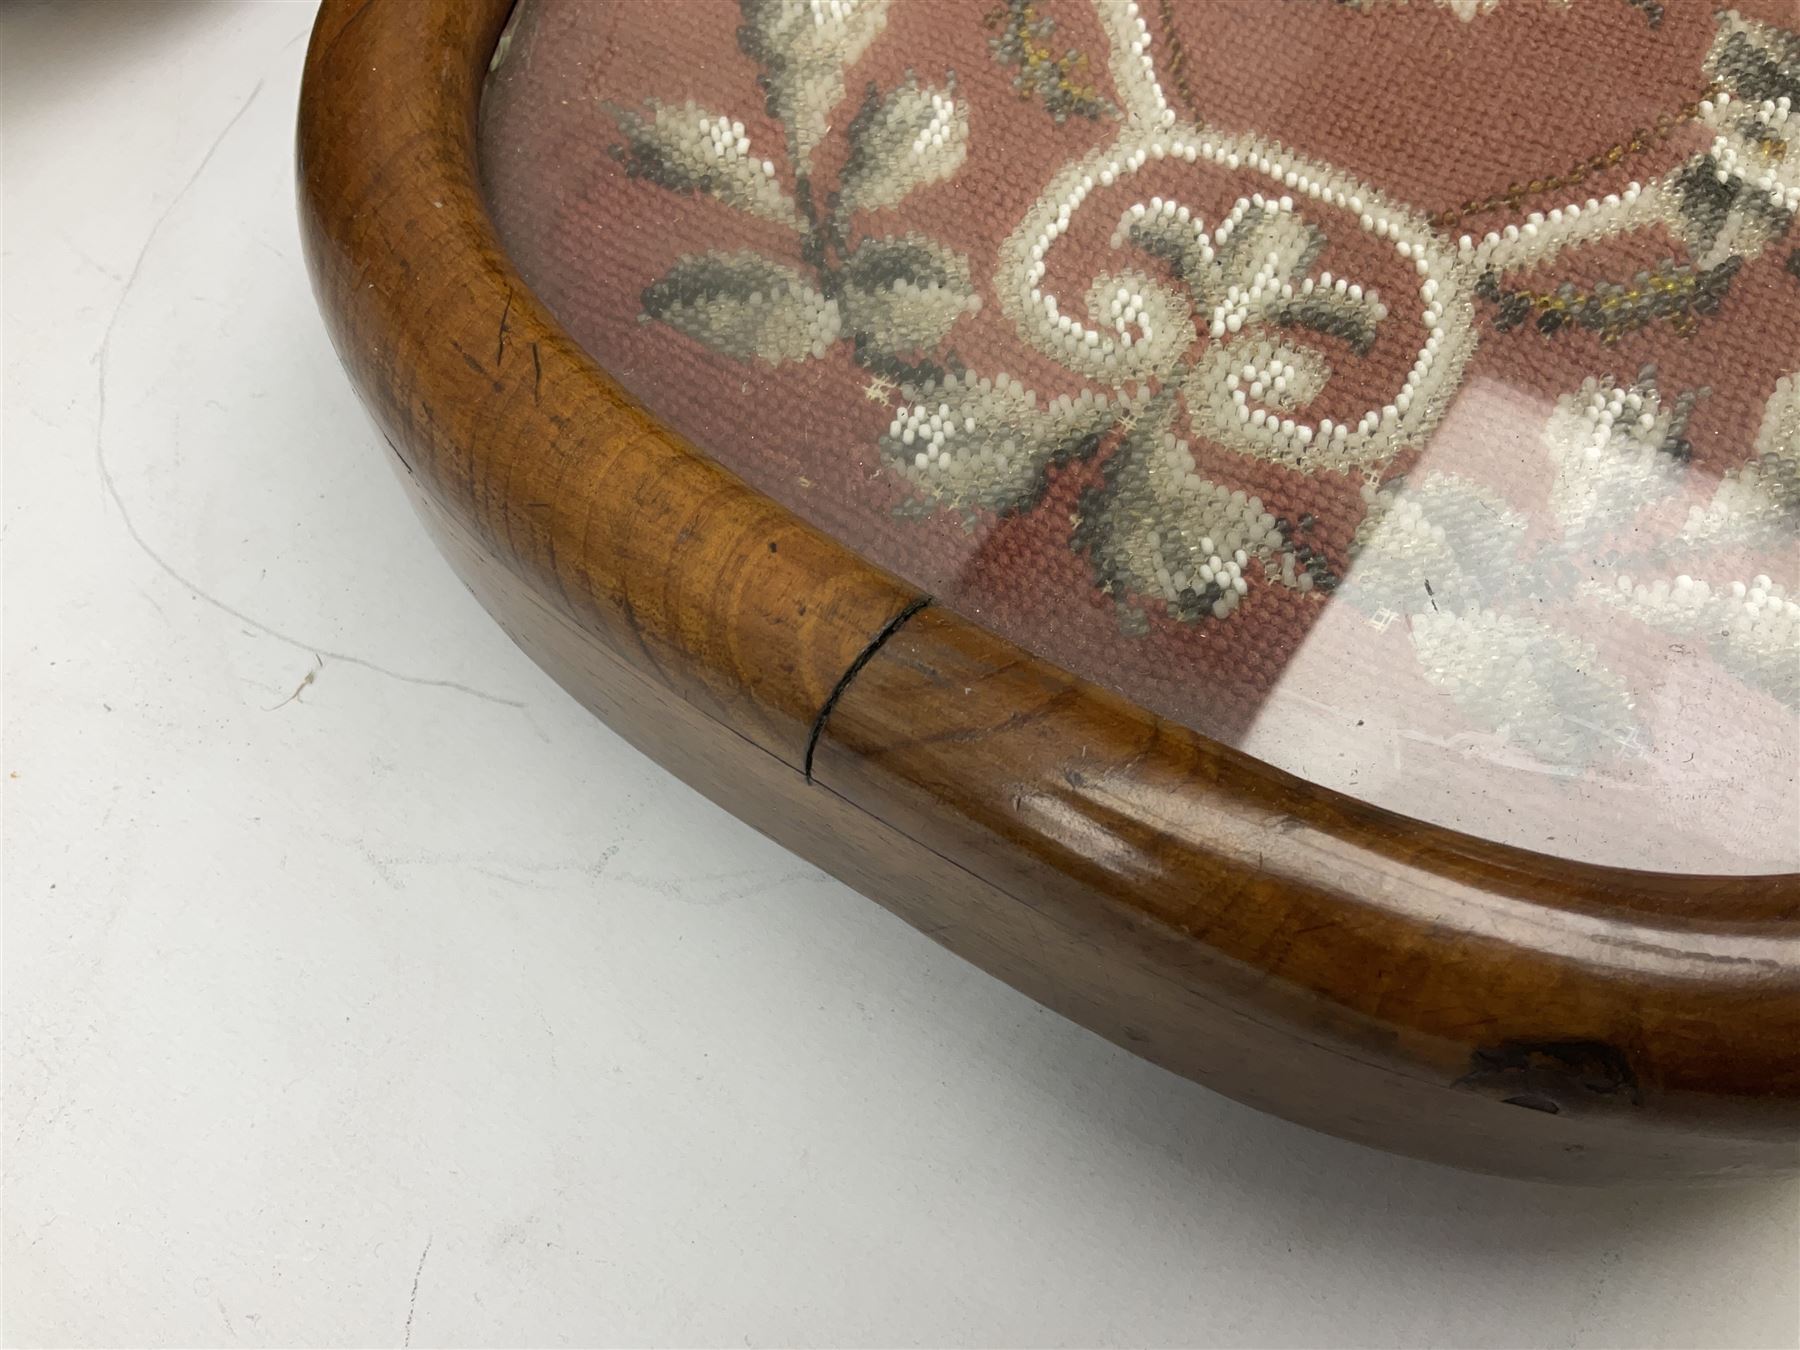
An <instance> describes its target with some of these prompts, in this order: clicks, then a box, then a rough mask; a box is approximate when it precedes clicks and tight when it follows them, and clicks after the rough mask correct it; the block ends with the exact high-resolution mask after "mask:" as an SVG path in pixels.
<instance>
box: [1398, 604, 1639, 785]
mask: <svg viewBox="0 0 1800 1350" xmlns="http://www.w3.org/2000/svg"><path fill="white" fill-rule="evenodd" d="M1411 625H1412V640H1413V648H1414V650H1415V651H1416V652H1417V653H1418V656H1419V663H1420V666H1421V667H1422V668H1423V670H1424V672H1425V676H1426V678H1427V679H1429V680H1430V681H1431V682H1432V683H1433V684H1435V685H1436V686H1437V687H1438V688H1440V689H1442V690H1443V691H1444V692H1445V693H1447V694H1449V695H1450V697H1451V698H1452V699H1454V700H1455V702H1456V704H1457V706H1458V707H1459V708H1461V709H1462V711H1463V713H1464V715H1465V716H1467V717H1468V718H1469V720H1470V721H1471V722H1474V723H1475V724H1476V725H1477V726H1480V727H1483V728H1485V729H1487V730H1489V731H1492V732H1494V733H1496V734H1497V735H1499V736H1500V737H1502V738H1503V739H1504V740H1506V741H1508V742H1510V743H1511V744H1513V745H1516V746H1518V747H1519V748H1521V749H1524V750H1527V751H1529V752H1530V753H1531V754H1533V755H1535V756H1537V757H1538V758H1539V759H1542V760H1544V761H1545V762H1546V763H1549V764H1554V765H1558V766H1560V767H1562V768H1565V769H1571V770H1573V769H1579V768H1581V767H1583V766H1584V765H1586V764H1589V763H1591V762H1592V761H1594V760H1596V759H1599V758H1601V757H1603V756H1607V755H1611V754H1614V753H1617V752H1618V751H1619V750H1620V749H1621V748H1627V747H1630V746H1633V745H1636V744H1638V737H1639V735H1640V724H1639V722H1638V720H1637V718H1636V716H1635V715H1634V713H1633V711H1632V702H1631V696H1630V694H1629V693H1628V692H1627V689H1626V686H1625V684H1624V682H1623V681H1621V680H1620V679H1619V678H1618V677H1617V676H1616V675H1614V674H1613V673H1612V672H1611V671H1609V670H1607V669H1606V668H1605V667H1604V666H1603V665H1601V664H1600V658H1599V654H1598V653H1597V652H1596V651H1595V650H1594V648H1593V647H1592V646H1590V645H1589V644H1588V643H1586V642H1583V641H1581V640H1580V639H1579V638H1576V637H1573V636H1572V635H1570V634H1568V633H1564V632H1560V631H1558V630H1557V629H1554V628H1552V627H1550V626H1549V625H1548V624H1546V623H1542V622H1540V621H1539V620H1537V619H1530V618H1520V617H1516V616H1514V615H1510V614H1500V613H1496V612H1495V611H1493V610H1482V609H1473V610H1470V611H1468V612H1467V613H1466V614H1454V613H1451V612H1450V611H1448V610H1441V611H1434V610H1427V611H1426V612H1425V613H1423V614H1415V615H1413V617H1412V620H1411Z"/></svg>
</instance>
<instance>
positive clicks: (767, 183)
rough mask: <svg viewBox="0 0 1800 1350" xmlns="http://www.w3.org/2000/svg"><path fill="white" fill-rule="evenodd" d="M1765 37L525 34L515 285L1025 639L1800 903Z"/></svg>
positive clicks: (643, 389) (739, 14)
mask: <svg viewBox="0 0 1800 1350" xmlns="http://www.w3.org/2000/svg"><path fill="white" fill-rule="evenodd" d="M1797 26H1800V25H1797V24H1796V20H1795V15H1794V13H1793V9H1792V5H1791V3H1789V2H1788V0H1766V2H1764V3H1757V4H1748V3H1746V4H1743V5H1740V6H1739V7H1738V8H1736V9H1731V10H1723V11H1718V12H1714V11H1711V10H1710V9H1707V8H1706V7H1703V6H1685V5H1684V6H1676V5H1665V4H1659V3H1653V2H1652V0H1564V2H1562V3H1558V0H1411V3H1405V2H1404V0H1355V2H1353V3H1348V4H1339V3H1332V2H1331V0H1292V2H1291V3H1285V4H1280V5H1276V4H1269V3H1263V0H1246V2H1244V3H1237V2H1235V0H1212V2H1210V3H1174V2H1173V0H1160V3H1154V4H1142V5H1134V4H1126V3H1114V2H1113V0H1036V2H1035V3H1027V2H1026V0H1010V2H1009V3H1000V0H993V2H992V3H991V4H980V5H976V4H969V3H964V0H743V3H742V4H741V5H739V4H735V3H729V0H706V2H704V3H703V2H702V0H691V2H690V3H687V4H683V5H680V6H674V5H660V4H650V3H639V2H633V0H605V2H590V0H525V2H524V3H523V4H522V6H521V10H520V13H519V17H518V19H517V21H516V23H515V25H514V28H513V30H512V31H511V32H510V33H509V36H508V38H507V40H506V42H505V44H504V46H503V48H502V51H501V52H500V53H499V54H498V56H497V59H496V67H495V72H494V74H493V76H492V77H491V79H490V88H489V93H488V97H487V99H486V101H485V103H484V109H483V125H482V131H481V135H482V141H481V145H482V163H483V171H484V174H485V176H486V179H487V183H488V188H489V193H490V199H491V203H492V209H493V211H494V215H495V218H496V221H497V224H498V226H499V228H500V230H501V233H502V235H503V237H504V238H505V239H506V241H507V245H508V248H509V249H510V250H511V252H512V253H513V255H514V257H515V259H516V261H517V262H518V264H519V266H520V268H521V270H522V272H523V273H524V275H525V276H526V277H527V279H528V280H529V281H530V283H531V284H532V286H533V287H534V288H535V289H537V290H538V291H539V292H540V293H541V294H542V295H543V297H544V298H545V299H546V301H547V302H548V303H549V304H550V306H551V307H552V308H553V309H554V310H555V311H556V313H557V314H558V316H559V317H560V318H561V319H562V321H563V322H564V323H565V324H566V326H567V327H568V328H569V329H570V331H571V332H572V333H573V334H574V335H575V336H576V337H577V338H578V339H579V340H580V341H581V342H582V343H583V344H584V345H585V346H587V347H588V349H589V350H590V351H591V352H593V353H594V355H595V356H596V358H597V359H598V360H599V361H600V362H601V364H603V365H604V366H606V367H607V368H608V369H609V370H610V371H611V372H613V374H614V375H615V376H616V377H617V378H618V379H619V380H620V381H621V382H622V383H623V384H624V385H625V386H626V388H627V389H629V390H630V391H631V392H632V393H634V394H635V395H636V396H637V397H639V398H640V399H641V400H642V401H643V402H644V403H645V404H646V405H647V406H648V407H649V408H650V409H651V410H652V411H653V412H655V413H656V414H657V415H658V416H659V417H661V418H663V419H664V420H665V421H666V422H667V423H668V424H669V425H671V426H672V427H674V428H675V429H676V430H677V431H679V432H681V433H682V434H683V435H685V436H686V437H688V438H689V439H691V440H692V441H693V442H694V443H695V444H697V445H698V446H700V447H701V448H702V449H703V450H705V451H706V452H707V453H709V454H712V455H714V456H716V457H717V458H718V459H719V460H721V461H722V462H724V463H725V464H726V465H728V466H729V467H730V468H732V469H733V470H734V471H736V472H737V473H739V474H741V475H742V476H743V477H744V478H745V479H746V480H747V481H749V482H750V483H751V484H752V485H754V486H755V487H757V488H758V489H760V490H761V491H763V492H766V493H768V494H769V495H771V496H773V497H775V498H777V499H778V500H780V501H782V502H784V503H785V504H787V505H789V506H790V507H792V508H793V509H794V510H795V511H797V512H799V513H800V514H802V515H804V516H806V517H807V518H809V519H811V520H812V521H814V522H815V523H817V524H819V525H820V526H821V527H822V528H824V529H826V530H828V531H830V532H832V533H834V534H836V535H838V536H840V537H842V538H844V539H846V540H848V541H850V542H851V543H853V544H854V545H855V546H856V547H857V548H858V550H859V551H860V552H862V553H863V554H865V555H866V556H867V557H869V558H870V559H871V560H873V561H876V562H878V563H880V564H882V565H884V566H887V567H889V568H891V569H893V570H894V571H896V572H898V573H900V574H901V575H903V576H904V577H906V578H907V579H908V580H910V581H912V582H914V583H915V584H917V585H919V586H921V587H923V588H924V589H926V590H928V591H929V592H931V593H932V595H933V596H934V597H935V598H937V599H938V601H939V602H940V603H943V604H947V605H951V606H954V607H956V608H959V609H961V610H963V611H965V612H966V613H968V614H970V615H972V616H974V617H975V618H977V619H978V620H980V621H981V622H982V623H984V624H986V625H988V626H990V627H991V628H993V629H995V630H996V631H998V632H1000V633H1002V634H1003V635H1006V636H1008V637H1010V638H1012V639H1013V640H1014V641H1016V642H1018V643H1019V644H1020V645H1022V646H1025V647H1027V648H1029V649H1032V650H1033V651H1036V652H1038V653H1039V654H1041V655H1043V656H1045V657H1047V658H1049V659H1051V660H1053V661H1056V662H1058V663H1060V664H1062V665H1064V666H1066V667H1067V668H1069V669H1071V670H1073V671H1075V672H1077V673H1079V674H1081V675H1083V676H1086V677H1088V678H1090V679H1093V680H1095V681H1097V682H1099V683H1102V684H1105V685H1109V686H1111V687H1113V688H1115V689H1117V690H1119V691H1120V692H1122V693H1124V694H1126V695H1127V696H1129V697H1131V698H1132V699H1134V700H1136V701H1138V702H1139V703H1142V704H1143V705H1145V706H1146V707H1148V708H1150V709H1152V710H1153V711H1155V712H1158V713H1160V714H1163V715H1165V716H1168V717H1171V718H1174V719H1177V720H1180V721H1183V722H1186V723H1189V724H1191V725H1192V726H1194V727H1195V728H1196V729H1198V730H1200V731H1202V732H1204V733H1206V734H1208V735H1210V736H1214V737H1218V738H1221V739H1225V740H1228V741H1232V742H1235V743H1237V744H1240V745H1242V746H1244V747H1245V748H1247V749H1250V750H1251V751H1253V752H1254V753H1257V754H1259V755H1261V756H1263V757H1264V758H1266V759H1269V760H1271V761H1272V762H1274V763H1276V764H1278V765H1280V766H1281V767H1284V768H1287V769H1289V770H1291V771H1293V772H1295V773H1298V774H1301V775H1302V776H1305V777H1308V778H1311V779H1313V780H1315V781H1317V782H1320V783H1322V784H1324V785H1326V786H1329V787H1334V788H1340V789H1343V790H1346V791H1348V792H1351V793H1354V794H1356V795H1359V796H1362V797H1364V798H1367V799H1369V800H1372V801H1375V802H1378V803H1380V804H1382V805H1384V806H1389V807H1392V808H1394V809H1397V810H1400V811H1403V812H1406V813H1408V814H1412V815H1415V816H1418V817H1421V818H1426V819H1432V820H1437V821H1440V822H1443V823H1446V824H1450V825H1453V826H1456V827H1459V828H1463V829H1467V830H1472V831H1474V832H1476V833H1481V834H1486V835H1489V836H1491V837H1495V838H1499V839H1502V840H1505V841H1507V842H1512V843H1522V844H1525V845H1526V846H1529V847H1534V848H1539V849H1543V850H1545V851H1549V852H1555V853H1562V854H1566V855H1568V856H1574V857H1582V858H1589V859H1594V860H1598V861H1607V862H1615V863H1626V864H1632V865H1640V866H1655V867H1663V868H1679V869H1687V868H1691V869H1695V870H1716V871H1745V870H1747V871H1760V870H1772V869H1794V868H1800V788H1797V786H1796V772H1797V763H1800V720H1797V712H1796V709H1797V707H1800V605H1797V604H1796V602H1795V598H1794V596H1793V590H1794V588H1795V587H1796V585H1797V584H1800V231H1797V230H1795V229H1794V226H1793V222H1794V216H1795V213H1796V210H1800V115H1796V114H1794V113H1793V111H1792V110H1793V105H1794V104H1795V103H1796V102H1800V34H1797V33H1796V31H1795V28H1796V27H1797Z"/></svg>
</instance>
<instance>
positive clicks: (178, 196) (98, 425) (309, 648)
mask: <svg viewBox="0 0 1800 1350" xmlns="http://www.w3.org/2000/svg"><path fill="white" fill-rule="evenodd" d="M262 91H263V81H262V80H258V81H257V82H256V85H255V87H254V88H252V89H251V90H250V93H249V95H248V96H247V97H246V98H245V99H244V101H243V102H242V103H241V104H239V105H238V110H237V111H236V112H234V113H233V114H232V115H231V116H230V118H228V119H227V120H226V122H225V125H224V126H223V127H221V128H220V129H219V134H218V135H217V136H215V137H214V138H213V142H212V144H211V145H210V146H208V147H207V150H206V153H205V154H204V155H202V156H201V157H200V162H199V163H198V164H197V165H195V166H194V171H193V172H192V173H191V174H189V175H188V177H187V180H186V181H185V182H183V183H182V185H181V187H180V189H179V190H178V191H177V192H176V193H175V195H174V196H172V197H170V198H169V201H168V204H167V205H166V206H164V207H163V209H162V210H161V211H160V212H159V213H158V214H157V217H156V220H155V221H154V222H153V223H152V224H151V226H150V229H149V231H148V232H147V233H146V234H145V235H144V244H143V247H142V248H140V249H139V250H138V255H137V259H136V261H134V262H133V263H132V265H131V271H130V272H129V273H128V274H127V275H126V278H125V285H124V288H123V289H122V290H121V291H120V292H119V303H118V304H117V305H115V306H113V312H112V316H111V317H110V318H108V319H107V321H106V331H105V332H104V333H103V334H102V335H101V338H100V346H99V348H98V350H97V351H96V352H95V353H94V363H95V365H96V366H97V367H98V375H99V388H98V392H97V397H96V400H95V422H94V461H95V464H96V466H97V467H98V469H99V472H100V482H101V486H102V487H103V488H104V489H105V492H106V495H107V496H108V497H109V498H110V499H111V500H112V503H113V505H114V506H115V507H116V508H118V512H119V518H120V520H121V521H123V522H124V525H125V532H126V533H127V534H128V535H130V536H131V540H132V542H133V543H135V544H136V545H137V546H138V547H139V548H140V549H142V550H143V552H144V556H145V557H147V558H149V559H150V561H151V562H153V563H155V564H156V565H157V567H159V568H160V569H162V571H163V572H165V573H166V574H167V575H168V576H169V577H170V578H171V579H172V580H174V581H175V582H177V583H178V584H179V585H180V586H181V587H182V588H183V589H185V590H187V591H188V592H189V593H190V594H192V595H193V596H194V598H195V599H196V600H201V601H204V602H205V603H206V604H208V605H211V606H212V607H213V608H214V609H216V610H218V611H220V612H221V613H223V614H228V615H230V616H231V617H232V618H234V619H236V620H237V621H238V622H239V623H243V624H248V625H249V626H250V627H251V628H253V629H255V630H256V631H257V632H258V633H261V634H262V635H263V636H265V637H270V638H273V639H275V641H277V642H281V643H285V644H286V645H288V646H290V647H295V648H298V649H299V650H301V651H304V652H308V653H312V654H315V655H319V656H327V657H330V658H331V659H332V660H334V661H342V662H345V663H346V664H348V665H353V666H361V667H362V668H363V669H364V670H370V671H373V672H375V673H376V674H377V675H385V676H387V677H388V678H389V679H391V680H399V681H401V682H402V683H405V684H415V685H422V686H425V687H426V688H431V689H449V690H452V691H454V692H456V693H459V694H467V695H468V696H469V697H470V698H478V699H481V700H483V701H484V702H488V703H498V704H500V705H501V706H503V707H508V708H518V707H523V706H524V705H523V704H522V703H520V701H519V700H517V699H510V698H502V697H500V696H499V695H498V694H490V693H488V692H486V691H485V690H482V689H475V688H471V687H470V686H469V685H466V684H461V683H459V682H457V681H456V680H440V679H433V678H431V677H429V676H424V675H409V674H407V673H406V672H404V671H398V670H391V669H389V668H388V667H386V666H383V665H380V664H378V663H377V662H374V661H370V660H368V659H367V658H365V657H361V656H355V655H353V654H351V653H349V652H338V651H331V650H329V649H327V648H324V647H321V646H320V645H319V644H318V643H316V642H304V641H302V640H301V639H299V638H296V637H292V636H290V635H289V634H287V633H284V632H282V631H281V630H279V629H277V628H275V627H273V626H271V625H270V624H266V623H264V622H263V621H262V620H261V619H258V618H256V617H254V616H253V615H250V614H246V613H245V612H244V611H243V610H240V609H238V608H236V607H235V606H233V605H230V604H227V603H226V602H225V601H223V600H221V599H219V598H218V597H217V596H216V595H213V594H211V593H210V592H209V591H207V590H206V589H205V588H204V587H202V586H201V585H199V583H197V582H195V581H192V580H190V579H189V578H188V577H186V576H184V575H183V574H182V573H181V572H179V571H177V570H176V569H175V567H174V565H173V564H171V563H170V562H169V561H168V560H167V559H166V558H164V557H163V556H162V554H160V553H158V552H157V551H156V549H155V548H153V547H152V546H151V544H150V541H149V540H147V539H146V538H144V535H143V533H142V531H140V530H139V529H138V527H137V523H136V521H134V520H133V519H132V515H131V510H130V508H129V507H127V506H126V504H125V498H124V497H123V496H122V495H121V494H120V492H119V485H118V484H117V483H116V482H115V481H114V480H113V475H112V470H111V468H110V467H108V465H107V462H106V382H107V363H108V360H109V359H110V356H111V352H112V339H113V330H114V329H115V328H116V327H118V323H119V315H120V314H122V313H123V312H124V310H125V303H126V301H127V300H129V299H130V298H131V292H132V289H133V288H134V287H135V286H136V285H137V281H138V277H139V275H140V274H141V273H142V272H143V270H144V260H145V259H146V258H147V257H149V255H150V249H151V247H152V246H153V245H154V244H155V243H156V239H157V236H158V235H160V234H161V233H162V228H163V226H164V225H165V224H166V223H167V222H168V219H169V217H170V216H171V215H172V214H174V211H175V208H176V207H177V206H179V205H180V204H181V203H182V202H183V201H184V200H186V198H187V195H188V193H189V192H191V191H192V190H193V188H194V185H195V184H196V183H198V182H199V181H200V176H201V175H202V174H204V173H205V172H206V167H207V165H209V164H210V163H212V159H213V156H214V155H216V154H217V153H218V151H219V147H220V146H221V145H223V144H224V143H225V138H226V137H227V136H229V135H230V134H231V132H232V130H233V128H235V127H236V126H237V124H238V123H239V122H240V121H242V120H243V117H244V114H245V113H247V112H249V111H250V106H251V104H253V103H255V102H256V99H257V95H259V94H261V93H262Z"/></svg>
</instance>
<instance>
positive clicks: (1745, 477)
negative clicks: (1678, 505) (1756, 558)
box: [1681, 374, 1800, 548]
mask: <svg viewBox="0 0 1800 1350" xmlns="http://www.w3.org/2000/svg"><path fill="white" fill-rule="evenodd" d="M1796 527H1800V374H1794V375H1784V376H1783V377H1782V378H1781V379H1779V380H1777V381H1776V383H1775V392H1774V393H1773V394H1771V395H1769V402H1768V404H1767V406H1766V407H1765V408H1764V409H1763V419H1762V427H1761V429H1760V430H1758V432H1757V434H1756V447H1755V451H1754V458H1752V459H1751V460H1750V462H1749V463H1747V464H1744V465H1742V466H1740V467H1738V468H1735V469H1732V470H1730V471H1729V472H1728V473H1726V474H1725V475H1724V477H1722V478H1720V479H1719V485H1718V487H1717V488H1715V489H1714V491H1713V498H1712V500H1711V501H1710V502H1708V503H1707V504H1706V505H1705V506H1704V507H1701V506H1696V507H1694V508H1693V510H1691V511H1689V512H1688V519H1687V525H1686V526H1685V527H1684V528H1683V529H1682V531H1681V538H1682V541H1683V542H1684V543H1689V544H1725V545H1727V546H1737V547H1749V548H1754V547H1757V546H1760V545H1762V544H1766V543H1768V542H1769V541H1770V540H1771V539H1772V538H1776V537H1780V536H1783V535H1785V536H1786V537H1788V538H1792V537H1793V535H1794V533H1795V530H1796Z"/></svg>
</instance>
